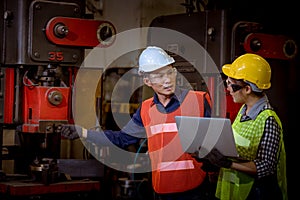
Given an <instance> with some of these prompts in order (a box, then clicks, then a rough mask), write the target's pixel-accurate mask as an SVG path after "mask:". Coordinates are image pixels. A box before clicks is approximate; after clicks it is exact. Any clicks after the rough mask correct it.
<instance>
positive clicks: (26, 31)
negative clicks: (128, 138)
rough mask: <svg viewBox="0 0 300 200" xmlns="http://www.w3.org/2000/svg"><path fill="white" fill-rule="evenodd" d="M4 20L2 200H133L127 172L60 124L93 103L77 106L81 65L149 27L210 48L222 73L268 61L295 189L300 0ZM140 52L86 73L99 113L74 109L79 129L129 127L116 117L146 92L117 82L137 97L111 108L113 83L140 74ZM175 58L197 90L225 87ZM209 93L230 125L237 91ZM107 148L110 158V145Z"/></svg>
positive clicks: (13, 12) (133, 1)
mask: <svg viewBox="0 0 300 200" xmlns="http://www.w3.org/2000/svg"><path fill="white" fill-rule="evenodd" d="M0 13H1V18H0V19H1V23H0V30H1V32H0V47H1V49H0V56H1V57H0V102H1V104H0V147H1V149H2V154H0V170H1V171H0V172H1V174H0V197H1V199H2V198H3V199H5V198H10V197H20V196H21V197H22V196H24V197H28V198H31V197H44V195H49V194H51V195H53V197H54V196H55V194H62V193H63V194H64V195H66V196H67V195H74V196H76V197H79V196H80V198H83V197H86V198H88V196H89V195H99V196H100V197H107V199H108V198H111V199H117V198H119V199H129V198H130V195H132V194H130V188H131V186H132V185H130V184H132V183H131V182H127V179H124V177H127V175H126V174H124V173H123V172H119V171H115V170H113V169H112V168H110V167H107V166H104V165H103V164H102V163H101V162H99V161H98V160H97V159H95V158H94V157H93V155H91V154H90V152H89V149H88V148H87V147H85V146H84V145H83V144H82V143H81V141H80V140H75V141H69V140H66V139H63V138H61V137H60V128H61V124H68V123H74V118H73V115H72V104H75V105H79V103H78V102H80V103H84V102H86V101H87V99H86V96H84V95H82V96H79V97H78V99H76V100H78V102H74V101H72V93H73V92H74V84H75V78H76V74H77V73H78V70H79V68H80V67H81V66H82V64H83V63H84V62H85V58H86V57H87V56H88V55H89V54H90V52H91V51H92V50H93V49H94V48H100V49H105V48H110V47H113V46H114V45H115V43H116V42H117V40H118V35H119V34H120V35H122V33H125V35H126V31H130V30H136V29H138V28H143V27H160V28H167V29H171V30H174V31H178V32H180V33H182V34H185V35H187V36H188V37H190V38H192V39H194V40H195V41H197V42H199V44H201V45H202V46H203V48H204V49H205V50H206V51H207V52H208V53H209V54H210V56H211V58H212V59H213V61H214V63H215V64H216V66H217V67H218V68H219V69H220V67H221V66H222V65H223V64H225V63H229V62H231V61H233V59H234V58H236V57H238V56H239V55H241V54H243V53H245V52H254V53H257V54H259V55H261V56H263V57H264V58H266V59H267V60H268V61H269V62H270V64H271V66H272V73H273V74H272V89H271V90H270V91H268V93H269V96H270V99H271V103H272V104H273V105H274V106H275V108H276V111H277V113H278V114H279V117H280V118H281V120H282V124H283V127H284V134H285V138H284V139H285V145H286V151H287V170H288V171H287V178H288V192H289V196H290V197H292V196H294V194H295V193H296V189H294V186H293V185H292V184H291V183H294V182H296V181H297V177H298V176H297V168H296V164H295V162H296V160H295V158H297V156H296V155H295V154H296V152H297V151H298V150H296V147H297V144H296V142H297V140H296V137H297V136H296V135H297V132H298V127H297V126H296V125H297V122H296V119H297V117H295V116H297V114H298V113H297V111H298V110H299V109H298V106H297V102H298V100H297V92H298V91H299V86H300V84H299V81H298V80H299V79H298V74H299V68H300V67H299V53H298V46H299V39H300V34H299V33H298V27H297V25H298V23H299V22H298V19H299V17H300V8H299V7H298V6H296V1H292V0H287V1H276V0H275V1H271V0H265V1H259V0H160V1H157V0H128V1H122V0H85V1H84V0H60V1H59V0H47V1H45V0H2V1H1V3H0ZM93 33H97V34H93ZM133 33H135V34H136V35H135V37H134V40H131V41H130V43H131V44H132V46H143V45H144V46H145V45H146V44H148V43H149V44H158V45H160V46H164V47H165V48H173V49H174V48H177V50H179V51H180V50H184V49H187V48H188V47H187V46H184V44H176V41H173V40H172V38H165V39H164V40H163V43H161V41H162V40H161V39H159V40H158V41H156V38H159V35H160V32H157V31H153V32H151V31H149V32H145V31H144V29H141V31H133ZM122 48H124V49H126V46H125V47H124V46H122ZM128 48H130V47H129V46H128ZM139 53H140V51H139V50H135V51H131V50H130V49H128V52H127V53H126V54H124V55H122V56H120V57H119V58H118V59H116V60H114V62H112V63H110V65H109V66H98V67H92V68H89V67H87V68H86V70H87V71H89V70H92V71H94V73H86V75H85V74H84V73H85V70H81V73H82V77H85V78H86V79H85V81H86V82H88V80H99V82H98V83H97V84H98V85H97V92H96V94H95V96H94V97H95V99H94V100H95V107H93V108H91V110H80V109H81V108H82V107H81V106H78V109H79V111H78V112H80V113H83V114H85V117H84V119H83V121H81V123H83V124H85V125H86V127H95V126H97V125H99V126H101V127H103V128H106V129H115V130H118V129H119V128H120V127H121V126H122V125H124V124H125V123H126V120H125V121H118V122H116V121H115V119H114V117H115V116H120V118H122V116H123V115H124V116H127V115H128V114H132V113H133V112H134V111H135V109H136V108H137V106H138V103H139V102H140V100H141V99H143V98H145V97H146V96H147V91H146V92H145V91H144V90H142V89H143V88H139V89H137V90H135V89H136V84H138V82H139V78H138V76H137V75H136V76H133V78H131V79H126V78H124V79H123V82H122V83H121V84H120V83H118V84H119V87H121V89H120V90H119V91H122V92H123V93H126V94H127V93H132V96H131V98H130V101H129V102H128V101H125V100H127V99H125V100H124V96H126V94H123V93H122V92H120V93H119V94H118V96H117V97H115V98H117V100H116V101H115V102H118V103H114V104H113V103H112V102H111V98H112V93H113V90H114V87H115V85H116V84H117V82H118V80H119V79H120V78H121V77H122V76H123V75H124V74H126V72H128V71H130V70H131V69H133V68H136V64H137V62H136V61H137V56H138V54H139ZM183 54H184V53H183ZM175 58H176V60H177V61H178V62H177V63H179V64H177V65H176V68H177V69H178V71H179V72H181V73H182V74H184V76H185V77H186V78H187V80H189V82H190V83H191V85H192V86H193V88H194V89H196V90H200V89H201V90H203V89H204V90H206V89H207V88H215V85H217V84H219V83H220V81H222V80H219V79H218V78H219V77H218V75H217V77H216V75H215V74H211V73H207V74H201V75H199V74H197V73H194V69H193V65H192V63H193V62H192V61H188V60H184V59H183V58H180V57H176V56H175ZM99 59H101V58H99ZM96 62H97V61H96ZM85 64H86V65H88V64H89V63H87V62H86V63H85ZM207 67H208V68H209V67H210V66H207ZM203 75H204V76H203ZM204 83H206V84H204ZM78 88H79V89H80V86H79V87H78ZM128 88H129V89H128ZM144 89H145V88H144ZM83 90H84V88H83ZM210 91H212V92H214V94H212V96H213V97H214V106H215V108H216V109H215V110H214V112H215V113H214V114H215V115H220V116H225V117H228V118H230V119H233V118H234V116H235V114H236V112H237V108H238V107H237V105H235V104H234V103H233V102H232V101H231V100H230V97H229V95H228V97H229V98H226V99H218V92H220V91H214V90H210ZM221 92H224V91H221ZM222 101H223V102H226V104H227V105H226V110H222V107H221V106H220V104H222ZM95 108H96V113H97V119H98V121H97V122H96V121H95V120H94V117H95V116H93V111H94V109H95ZM218 108H219V109H220V110H218ZM91 119H92V120H91ZM122 119H126V118H122ZM145 148H146V147H145ZM130 150H131V151H136V150H137V149H136V147H132V149H130ZM100 151H101V156H102V157H103V159H106V156H107V154H109V149H101V150H100ZM294 160H295V161H294ZM61 174H65V176H64V178H62V177H61ZM141 176H142V177H136V178H141V179H142V180H146V179H147V178H148V176H149V174H142V175H141ZM24 180H26V181H24ZM29 180H30V181H31V182H30V181H29ZM70 180H72V181H70ZM132 187H133V186H132ZM142 189H143V190H142ZM150 190H151V186H149V184H148V183H147V181H145V185H142V188H141V191H143V192H144V195H148V192H149V191H150ZM149 196H151V195H148V196H147V198H149ZM60 197H61V199H63V196H60ZM55 198H56V199H57V197H55ZM145 199H146V197H145Z"/></svg>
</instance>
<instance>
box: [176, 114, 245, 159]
mask: <svg viewBox="0 0 300 200" xmlns="http://www.w3.org/2000/svg"><path fill="white" fill-rule="evenodd" d="M175 120H176V125H177V129H178V133H179V137H180V140H181V145H182V148H183V150H184V151H185V152H188V153H195V152H196V151H198V152H199V157H200V158H203V157H205V156H206V155H207V153H209V152H210V151H211V150H212V149H213V148H217V149H218V150H219V151H220V152H221V153H222V154H223V155H224V156H228V157H233V158H238V157H239V156H238V153H237V150H236V146H235V141H234V136H233V131H232V127H231V121H230V119H228V118H216V117H212V118H206V117H190V116H176V117H175Z"/></svg>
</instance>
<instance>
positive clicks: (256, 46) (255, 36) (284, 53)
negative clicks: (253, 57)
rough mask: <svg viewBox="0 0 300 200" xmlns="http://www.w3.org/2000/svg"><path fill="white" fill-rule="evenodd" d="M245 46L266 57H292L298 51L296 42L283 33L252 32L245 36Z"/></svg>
mask: <svg viewBox="0 0 300 200" xmlns="http://www.w3.org/2000/svg"><path fill="white" fill-rule="evenodd" d="M244 48H245V50H246V51H247V52H249V53H256V54H259V55H261V56H262V57H264V58H275V59H283V60H287V59H291V58H294V57H295V55H296V53H297V46H296V43H295V42H294V41H293V40H291V39H290V38H288V37H286V36H283V35H271V34H264V33H250V34H249V35H247V37H246V38H245V42H244Z"/></svg>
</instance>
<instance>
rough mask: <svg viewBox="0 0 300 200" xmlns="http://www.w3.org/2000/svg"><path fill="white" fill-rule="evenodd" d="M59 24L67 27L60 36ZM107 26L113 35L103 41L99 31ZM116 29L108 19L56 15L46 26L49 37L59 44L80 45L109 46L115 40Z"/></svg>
mask: <svg viewBox="0 0 300 200" xmlns="http://www.w3.org/2000/svg"><path fill="white" fill-rule="evenodd" d="M57 26H63V27H65V28H66V29H67V33H66V34H65V35H62V36H59V35H57V33H56V32H55V29H56V28H57ZM103 27H107V28H109V29H110V31H111V33H112V37H110V38H108V40H107V41H106V40H105V41H103V40H101V38H99V31H100V30H101V29H102V28H103ZM115 34H116V29H115V27H114V26H113V24H112V23H110V22H108V21H98V20H89V19H79V18H68V17H54V18H52V19H51V20H50V21H49V22H48V23H47V26H46V36H47V38H48V39H49V40H50V41H51V42H53V43H54V44H57V45H64V46H78V47H108V46H110V45H111V44H112V43H113V42H114V40H115Z"/></svg>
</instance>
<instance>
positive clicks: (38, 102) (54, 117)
mask: <svg viewBox="0 0 300 200" xmlns="http://www.w3.org/2000/svg"><path fill="white" fill-rule="evenodd" d="M52 92H57V93H60V94H61V96H62V101H61V103H60V104H58V105H53V104H51V102H50V101H49V98H48V97H49V95H50V94H51V93H52ZM69 94H70V88H69V87H44V86H29V87H25V88H24V102H23V107H24V108H23V119H24V124H23V127H22V130H23V132H31V133H35V132H39V123H40V121H50V122H51V121H67V120H68V116H69V115H68V114H69V103H68V102H69Z"/></svg>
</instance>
